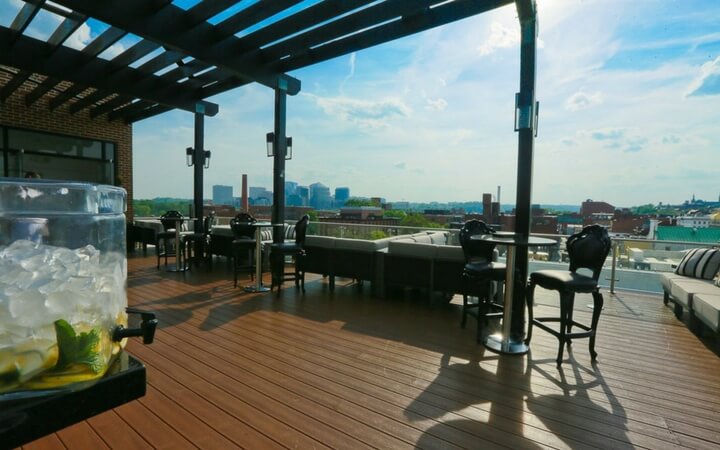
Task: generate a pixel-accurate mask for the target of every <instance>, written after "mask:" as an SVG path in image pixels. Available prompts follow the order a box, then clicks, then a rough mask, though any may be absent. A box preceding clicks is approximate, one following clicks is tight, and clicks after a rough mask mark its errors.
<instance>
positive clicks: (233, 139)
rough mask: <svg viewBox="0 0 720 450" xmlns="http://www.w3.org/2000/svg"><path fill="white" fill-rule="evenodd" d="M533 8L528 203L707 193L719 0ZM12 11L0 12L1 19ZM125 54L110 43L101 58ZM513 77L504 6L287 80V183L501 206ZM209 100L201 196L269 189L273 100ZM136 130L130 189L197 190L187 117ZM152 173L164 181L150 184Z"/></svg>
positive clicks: (549, 1) (252, 90) (510, 15)
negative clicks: (290, 85)
mask: <svg viewBox="0 0 720 450" xmlns="http://www.w3.org/2000/svg"><path fill="white" fill-rule="evenodd" d="M174 3H176V4H178V5H179V6H181V7H183V6H184V7H187V6H188V5H191V4H193V3H194V0H181V1H177V0H176V1H175V2H174ZM537 3H538V10H539V46H538V47H539V48H538V76H537V99H538V100H539V102H540V114H539V134H538V137H537V139H536V147H535V159H534V179H533V197H532V202H533V203H540V204H542V203H558V204H578V203H580V202H582V201H583V200H584V199H585V198H588V197H589V198H592V199H594V200H597V201H607V202H609V203H612V204H615V205H618V206H630V205H637V204H647V203H654V204H657V203H660V202H662V203H680V202H681V201H683V200H684V199H687V198H689V197H690V196H692V195H693V194H694V195H696V196H697V197H698V198H703V199H709V200H712V199H715V198H717V195H718V191H719V190H720V185H719V184H718V182H717V180H718V179H720V176H719V175H720V169H718V167H717V165H716V164H713V162H714V161H715V160H716V158H717V156H716V155H717V150H718V148H717V144H716V143H717V142H720V127H718V126H717V123H720V108H718V107H717V102H718V95H719V94H720V32H718V30H717V23H719V22H720V2H717V1H712V0H697V1H693V2H667V1H662V0H648V1H643V2H626V1H621V0H603V1H600V0H583V1H581V0H562V1H560V0H538V2H537ZM21 4H22V2H19V1H17V0H0V6H1V7H0V20H2V21H3V23H5V22H7V21H8V20H12V17H13V15H14V12H16V11H17V10H18V9H19V6H18V5H21ZM52 20H55V19H53V18H48V17H45V16H42V15H39V16H38V17H37V18H36V20H34V21H33V23H32V24H31V27H30V28H29V29H28V30H27V34H28V35H29V36H36V37H40V38H42V37H47V36H45V35H46V34H47V33H48V32H49V31H48V30H52V29H54V27H55V26H56V25H57V24H56V23H52V24H50V23H49V21H52ZM214 20H217V19H214ZM105 28H106V26H105ZM105 28H104V27H103V24H99V23H97V21H89V22H88V23H87V24H83V26H81V27H80V28H79V29H78V30H77V31H76V32H75V33H74V34H73V36H71V39H69V40H68V42H67V43H66V45H69V46H76V47H78V48H82V46H83V45H84V44H86V43H87V42H89V41H90V40H91V39H92V38H94V37H96V36H97V35H99V34H100V33H101V32H102V31H103V30H104V29H105ZM128 39H129V38H128ZM131 44H132V42H130V41H126V40H121V41H119V43H118V44H116V45H114V46H113V47H111V48H110V49H108V50H107V51H106V55H104V56H107V57H112V56H113V55H114V54H119V52H121V51H122V50H123V49H124V48H128V47H129V45H131ZM518 65H519V26H518V23H517V12H516V10H515V7H514V5H508V6H506V7H503V8H499V9H497V10H495V11H492V12H490V13H487V14H483V15H480V16H476V17H472V18H469V19H466V20H463V21H460V22H458V23H454V24H450V25H448V26H444V27H440V28H437V29H434V30H430V31H427V32H424V33H421V34H418V35H415V36H410V37H407V38H403V39H399V40H396V41H393V42H390V43H388V44H385V45H382V46H378V47H375V48H371V49H367V50H363V51H360V52H357V53H353V54H351V55H348V56H344V57H340V58H336V59H334V60H330V61H327V62H324V63H321V64H318V65H316V66H312V67H308V68H305V69H302V70H299V71H295V72H292V73H290V74H291V75H293V76H295V77H296V78H298V79H300V80H301V81H302V83H303V87H302V91H301V92H300V94H299V95H297V96H293V97H289V98H288V120H287V133H288V135H289V136H293V143H294V145H293V153H294V157H293V159H292V160H290V161H287V167H286V179H294V180H303V182H306V181H309V180H317V179H322V180H325V181H324V183H326V184H328V185H329V186H347V185H349V186H352V187H353V194H354V195H356V196H361V197H373V196H383V197H386V198H388V199H394V200H396V201H410V202H418V201H426V202H430V201H438V202H447V201H473V200H479V199H480V197H481V195H482V193H483V192H495V191H496V189H497V186H501V187H502V192H503V196H502V199H501V200H502V202H503V203H505V202H508V203H510V202H514V201H515V187H516V167H517V134H516V133H515V132H514V131H513V123H512V121H513V109H514V96H515V92H516V91H517V90H518V86H519V81H518ZM209 100H210V101H213V102H216V103H218V104H219V105H220V113H219V114H218V115H217V116H215V117H211V118H207V119H206V122H205V147H206V148H207V149H209V150H211V151H212V159H211V161H210V168H209V169H207V170H206V171H205V186H204V191H205V192H206V196H208V195H209V194H210V192H211V186H212V185H237V184H238V183H239V180H240V174H241V173H247V174H248V176H249V178H250V180H251V183H252V184H253V185H256V186H258V185H262V186H272V181H271V178H272V160H271V159H269V158H267V157H266V156H265V133H267V132H268V131H270V130H271V129H272V120H273V119H272V118H273V111H272V108H273V93H272V91H271V90H270V89H268V88H265V87H263V86H259V85H257V84H251V85H248V86H245V87H242V88H239V89H235V90H233V91H231V92H228V93H225V94H222V95H219V96H216V97H213V98H210V99H209ZM133 129H134V138H133V147H134V158H135V160H134V174H133V178H134V180H133V187H134V195H135V196H136V197H137V198H153V197H190V196H192V190H193V187H192V169H190V168H188V167H187V166H186V165H185V148H186V147H188V146H192V145H193V117H192V115H191V114H188V113H185V112H179V111H173V112H169V113H166V114H163V115H161V116H158V117H154V118H151V119H148V120H144V121H141V122H138V123H136V124H134V126H133ZM159 169H161V171H162V173H163V174H172V176H164V177H158V176H157V173H158V170H159Z"/></svg>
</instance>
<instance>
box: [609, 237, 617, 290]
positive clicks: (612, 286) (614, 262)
mask: <svg viewBox="0 0 720 450" xmlns="http://www.w3.org/2000/svg"><path fill="white" fill-rule="evenodd" d="M617 252H618V245H617V244H616V243H613V246H612V268H611V269H610V293H611V294H614V293H615V267H616V266H617Z"/></svg>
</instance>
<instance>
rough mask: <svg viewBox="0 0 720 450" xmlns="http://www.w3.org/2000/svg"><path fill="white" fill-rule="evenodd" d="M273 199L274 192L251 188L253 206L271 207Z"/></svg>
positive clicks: (259, 187) (257, 187)
mask: <svg viewBox="0 0 720 450" xmlns="http://www.w3.org/2000/svg"><path fill="white" fill-rule="evenodd" d="M272 199H273V196H272V191H268V190H267V189H265V188H264V187H261V186H250V204H251V205H271V204H272Z"/></svg>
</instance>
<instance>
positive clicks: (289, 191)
mask: <svg viewBox="0 0 720 450" xmlns="http://www.w3.org/2000/svg"><path fill="white" fill-rule="evenodd" d="M297 187H298V184H297V183H296V182H295V181H286V182H285V197H289V196H291V195H294V194H296V192H295V191H297Z"/></svg>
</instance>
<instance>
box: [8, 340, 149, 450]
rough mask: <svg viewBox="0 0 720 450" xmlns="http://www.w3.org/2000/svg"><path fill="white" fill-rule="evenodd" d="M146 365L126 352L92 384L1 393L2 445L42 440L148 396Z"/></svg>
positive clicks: (13, 445) (16, 444) (12, 446)
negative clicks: (26, 393) (30, 393)
mask: <svg viewBox="0 0 720 450" xmlns="http://www.w3.org/2000/svg"><path fill="white" fill-rule="evenodd" d="M145 385H146V375H145V366H144V365H143V364H142V363H141V362H140V361H138V360H137V359H135V358H133V357H132V356H130V355H129V354H128V353H126V352H122V353H121V354H120V355H118V357H117V359H116V360H115V362H114V363H113V364H112V365H111V366H110V368H109V369H108V372H107V373H106V374H105V376H104V377H102V378H101V379H99V380H97V381H94V382H93V383H92V384H91V385H89V386H77V385H76V386H74V388H73V389H66V390H58V391H51V392H44V393H39V394H40V395H38V396H35V397H28V396H25V397H24V398H21V396H18V395H13V394H10V395H7V394H6V395H5V396H4V397H3V396H2V395H0V448H2V449H5V448H14V447H18V446H20V445H23V444H26V443H28V442H31V441H34V440H35V439H39V438H41V437H43V436H46V435H48V434H50V433H54V432H55V431H58V430H61V429H63V428H65V427H68V426H70V425H72V424H74V423H77V422H80V421H82V420H85V419H88V418H90V417H92V416H95V415H97V414H100V413H102V412H104V411H107V410H109V409H112V408H115V407H118V406H120V405H122V404H123V403H127V402H129V401H131V400H135V399H137V398H140V397H142V396H143V395H145Z"/></svg>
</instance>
